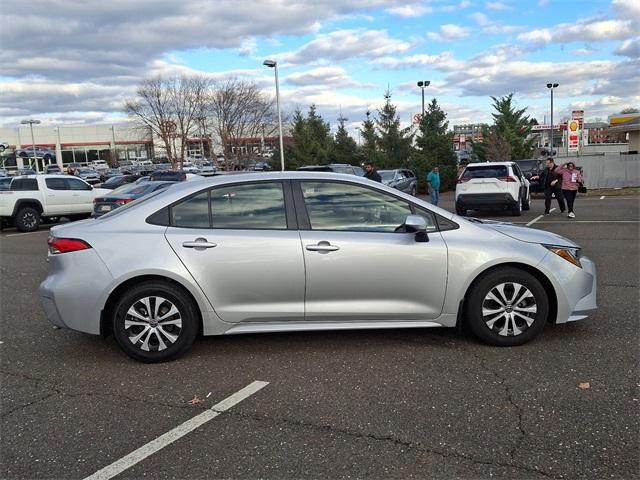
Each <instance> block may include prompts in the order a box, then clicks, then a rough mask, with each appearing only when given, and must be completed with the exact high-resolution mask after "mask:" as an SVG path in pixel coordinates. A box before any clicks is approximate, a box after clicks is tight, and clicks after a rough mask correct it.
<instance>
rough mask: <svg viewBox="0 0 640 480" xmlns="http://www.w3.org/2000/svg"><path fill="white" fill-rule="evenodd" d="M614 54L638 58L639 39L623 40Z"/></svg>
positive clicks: (639, 52) (639, 56) (639, 50)
mask: <svg viewBox="0 0 640 480" xmlns="http://www.w3.org/2000/svg"><path fill="white" fill-rule="evenodd" d="M614 53H615V54H616V55H621V56H624V57H629V58H640V37H636V38H632V39H629V40H625V41H624V42H623V43H622V45H620V46H619V47H618V48H617V49H616V50H615V52H614Z"/></svg>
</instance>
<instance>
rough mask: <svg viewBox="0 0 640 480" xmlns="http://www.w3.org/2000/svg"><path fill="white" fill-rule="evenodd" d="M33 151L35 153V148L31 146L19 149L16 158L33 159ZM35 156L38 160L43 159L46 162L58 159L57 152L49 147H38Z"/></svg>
mask: <svg viewBox="0 0 640 480" xmlns="http://www.w3.org/2000/svg"><path fill="white" fill-rule="evenodd" d="M33 151H34V148H33V147H32V146H31V145H29V146H26V147H22V148H18V149H17V150H16V156H18V157H22V158H28V157H31V158H33ZM35 154H36V157H37V158H43V159H45V160H51V159H53V158H56V151H55V150H51V149H50V148H47V147H39V146H37V145H36V148H35Z"/></svg>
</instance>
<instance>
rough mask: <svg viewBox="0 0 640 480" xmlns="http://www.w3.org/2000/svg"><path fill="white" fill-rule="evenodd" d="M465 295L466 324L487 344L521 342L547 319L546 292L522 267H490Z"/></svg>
mask: <svg viewBox="0 0 640 480" xmlns="http://www.w3.org/2000/svg"><path fill="white" fill-rule="evenodd" d="M467 298H468V301H467V305H466V320H467V324H468V325H469V328H470V329H471V331H472V332H473V333H474V334H475V335H476V336H477V337H478V338H479V339H480V340H482V341H483V342H485V343H488V344H491V345H497V346H501V347H510V346H515V345H522V344H523V343H526V342H528V341H529V340H531V339H533V338H534V337H536V336H537V335H538V334H539V333H540V332H541V331H542V329H543V328H544V326H545V323H546V321H547V314H548V312H549V299H548V296H547V293H546V291H545V289H544V287H543V286H542V284H541V283H540V281H539V280H538V279H537V278H536V277H534V276H533V275H531V274H530V273H528V272H525V271H524V270H520V269H517V268H511V267H505V268H500V269H498V270H493V271H492V272H489V273H488V274H486V275H484V276H483V277H481V278H480V279H479V280H478V281H477V282H476V283H475V285H474V286H473V287H472V290H471V291H470V293H469V295H468V297H467Z"/></svg>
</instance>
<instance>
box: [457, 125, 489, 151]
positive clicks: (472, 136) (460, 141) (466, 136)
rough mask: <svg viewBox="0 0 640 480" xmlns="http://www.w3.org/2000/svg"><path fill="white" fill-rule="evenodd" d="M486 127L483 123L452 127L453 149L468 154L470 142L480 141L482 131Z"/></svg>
mask: <svg viewBox="0 0 640 480" xmlns="http://www.w3.org/2000/svg"><path fill="white" fill-rule="evenodd" d="M485 127H487V125H486V124H484V123H472V124H467V125H454V126H453V149H454V150H455V151H456V152H470V151H471V150H472V148H471V142H472V141H473V142H480V141H482V130H483V129H484V128H485Z"/></svg>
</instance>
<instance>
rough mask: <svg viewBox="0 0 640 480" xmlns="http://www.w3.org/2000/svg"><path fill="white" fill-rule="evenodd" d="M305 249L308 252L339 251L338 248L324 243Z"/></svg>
mask: <svg viewBox="0 0 640 480" xmlns="http://www.w3.org/2000/svg"><path fill="white" fill-rule="evenodd" d="M305 248H306V249H307V250H309V251H310V252H335V251H336V250H340V247H338V246H336V245H331V244H330V243H329V242H326V241H322V242H318V244H317V245H307V246H306V247H305Z"/></svg>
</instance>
